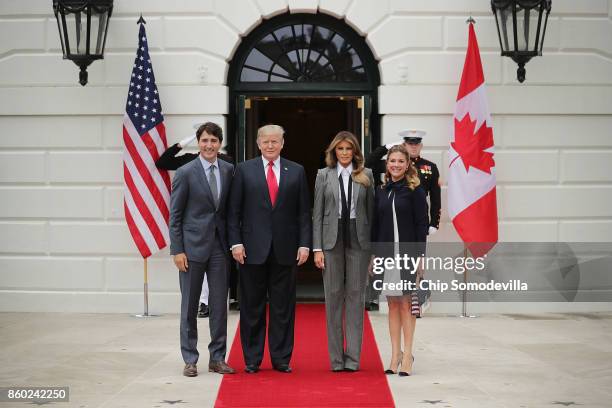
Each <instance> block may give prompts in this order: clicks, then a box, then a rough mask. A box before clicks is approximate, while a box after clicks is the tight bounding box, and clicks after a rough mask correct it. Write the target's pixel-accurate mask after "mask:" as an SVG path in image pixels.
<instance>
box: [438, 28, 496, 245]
mask: <svg viewBox="0 0 612 408" xmlns="http://www.w3.org/2000/svg"><path fill="white" fill-rule="evenodd" d="M453 122H454V126H453V135H452V137H451V142H450V148H449V149H448V156H449V157H448V158H449V169H448V170H449V171H448V190H447V191H448V214H449V216H450V218H451V220H452V221H453V225H454V226H455V229H456V230H457V233H458V234H459V236H460V237H461V239H462V240H463V242H465V244H466V245H467V247H468V248H469V249H470V251H471V253H472V255H474V256H483V255H484V254H486V253H487V252H488V251H489V250H490V249H491V248H492V247H493V246H494V245H495V243H496V242H497V200H496V181H495V161H494V160H493V154H494V153H493V146H494V144H493V128H492V127H491V114H490V113H489V107H488V104H487V96H486V87H485V83H484V74H483V73H482V63H481V61H480V51H479V50H478V41H477V40H476V33H475V32H474V25H473V23H470V25H469V40H468V48H467V53H466V56H465V64H464V65H463V74H462V75H461V83H460V85H459V92H458V94H457V104H456V106H455V115H454V120H453Z"/></svg>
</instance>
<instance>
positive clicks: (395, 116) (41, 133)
mask: <svg viewBox="0 0 612 408" xmlns="http://www.w3.org/2000/svg"><path fill="white" fill-rule="evenodd" d="M317 10H318V11H320V12H323V13H328V14H331V15H334V16H336V17H339V18H344V19H345V20H346V22H347V23H348V24H350V25H351V26H352V27H353V28H355V29H356V30H357V31H358V32H360V33H361V34H363V35H366V39H367V42H368V44H369V45H370V47H371V48H372V51H373V52H374V54H375V56H376V57H377V58H378V59H379V61H380V64H379V67H380V72H381V78H382V85H381V87H380V90H379V98H380V99H379V113H381V114H382V115H384V116H383V118H382V131H383V135H382V139H383V141H384V142H388V141H391V140H394V139H396V138H397V136H396V133H397V131H398V130H399V129H400V128H404V127H407V126H409V127H417V128H423V129H426V130H427V131H428V137H427V140H426V148H425V151H424V156H425V157H427V158H429V159H431V160H434V161H435V162H437V163H438V164H439V167H440V169H441V171H442V179H443V180H444V178H445V175H446V172H445V169H446V155H445V151H446V149H447V145H448V137H449V130H450V127H451V123H452V122H451V120H452V112H453V107H454V100H455V96H456V93H457V85H458V81H459V78H460V76H461V70H462V66H463V59H464V53H465V46H466V44H467V26H466V24H465V20H466V18H467V16H468V15H469V14H471V15H473V16H474V18H475V19H476V21H477V24H476V27H475V28H476V32H477V35H478V40H479V43H480V49H481V54H482V59H483V64H484V70H485V77H486V81H487V85H488V93H489V100H490V107H491V110H492V113H493V125H494V133H495V142H496V163H497V174H498V204H499V215H500V240H503V241H557V240H559V241H605V242H610V241H612V205H611V203H612V162H611V159H612V40H611V39H612V20H611V16H612V0H581V1H575V0H555V1H554V2H553V11H552V15H551V17H550V19H549V27H548V30H547V33H546V41H545V50H544V57H541V58H535V59H533V60H532V61H531V62H529V64H528V65H527V80H526V82H525V83H524V84H522V85H521V84H518V83H517V82H516V80H515V76H516V66H515V64H514V63H513V62H512V61H510V60H509V59H506V58H501V57H500V56H499V50H498V47H499V45H498V40H497V33H496V28H495V22H494V19H493V17H492V15H491V12H490V6H489V2H488V1H485V0H376V1H374V0H318V1H317V0H299V1H298V0H295V1H285V0H215V1H213V0H208V1H206V0H183V1H174V2H167V1H166V0H130V1H116V2H115V10H114V13H113V17H112V19H111V22H110V28H109V34H108V41H107V47H106V56H105V59H104V60H103V61H97V62H95V63H93V65H91V66H90V68H89V70H88V71H89V84H88V85H87V86H86V87H81V86H80V85H78V83H77V78H78V69H77V67H76V66H75V65H74V64H72V63H71V62H68V61H63V60H62V58H61V50H60V42H59V38H58V34H57V25H56V22H55V19H54V17H53V13H52V8H51V2H50V1H48V0H29V1H27V2H24V1H22V0H2V1H1V2H0V310H24V311H36V310H44V311H83V312H89V311H91V312H105V311H121V312H126V311H130V312H137V311H140V310H141V309H142V291H141V290H142V275H143V273H142V270H143V263H142V260H141V259H140V258H139V256H138V255H137V251H136V247H135V246H134V244H133V242H132V240H131V237H130V235H129V233H128V230H127V227H126V225H125V222H124V220H123V205H122V171H121V169H122V164H121V149H122V142H121V118H122V112H123V107H124V105H125V98H126V92H127V82H128V78H129V75H130V72H131V65H132V61H133V58H134V55H135V48H136V45H137V28H138V27H137V25H136V24H135V22H136V20H137V19H138V16H139V14H140V13H142V14H143V15H144V17H145V18H146V20H147V26H146V28H147V35H148V38H149V46H150V52H151V56H152V61H153V65H154V70H155V74H156V78H157V83H158V86H159V89H160V95H161V102H162V106H163V109H164V113H165V117H166V126H167V134H168V137H169V143H174V142H176V141H178V140H180V139H181V138H183V137H185V136H186V135H188V134H190V133H191V132H192V131H193V129H192V126H193V124H194V123H197V122H202V121H205V120H212V121H216V122H218V123H221V124H222V126H223V127H224V128H225V118H224V116H223V115H224V114H226V113H227V109H228V88H227V87H226V75H227V69H228V64H227V62H226V61H228V60H229V59H230V58H231V56H232V54H233V52H234V51H235V49H236V47H237V46H238V44H239V42H240V38H241V36H244V35H246V34H248V32H249V31H250V30H251V29H253V28H254V27H255V26H257V24H259V23H260V22H261V21H262V19H264V18H269V17H271V16H274V15H278V14H281V13H284V12H286V11H290V12H316V11H317ZM443 199H445V194H444V192H443ZM443 208H445V205H444V206H443ZM434 239H435V240H438V241H444V240H456V239H457V237H456V235H455V233H454V231H453V228H452V226H451V225H450V224H449V220H448V216H447V215H446V214H445V213H444V212H443V225H442V229H441V231H440V233H439V234H437V235H436V236H435V237H434ZM149 283H150V290H151V300H150V303H151V308H152V309H154V310H157V311H173V312H175V311H177V310H178V304H179V295H178V277H177V273H176V271H175V270H174V268H173V267H172V264H171V261H170V259H169V257H168V252H167V250H166V251H162V252H161V253H159V254H157V255H155V256H153V257H152V258H151V259H150V260H149Z"/></svg>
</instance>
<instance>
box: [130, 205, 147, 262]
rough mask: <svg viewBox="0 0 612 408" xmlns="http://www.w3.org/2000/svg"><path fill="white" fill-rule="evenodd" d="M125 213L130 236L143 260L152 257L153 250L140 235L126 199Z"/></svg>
mask: <svg viewBox="0 0 612 408" xmlns="http://www.w3.org/2000/svg"><path fill="white" fill-rule="evenodd" d="M123 212H124V213H125V221H126V222H127V225H128V228H129V230H130V234H132V239H133V240H134V243H135V244H136V247H137V248H138V251H140V254H141V255H142V257H143V258H147V257H149V256H151V250H150V249H149V246H148V245H147V243H146V242H145V240H144V238H143V237H142V235H141V234H140V231H139V230H138V227H137V225H136V223H135V222H134V219H133V218H132V215H131V214H130V210H129V209H128V205H127V203H126V199H125V198H124V199H123ZM136 213H138V210H136Z"/></svg>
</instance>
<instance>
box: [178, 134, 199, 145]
mask: <svg viewBox="0 0 612 408" xmlns="http://www.w3.org/2000/svg"><path fill="white" fill-rule="evenodd" d="M195 139H196V135H195V134H193V135H191V136H187V137H186V138H184V139H183V140H181V141H180V142H179V143H178V144H179V146H181V148H184V147H185V146H187V145H188V144H190V143H191V142H193V141H194V140H195Z"/></svg>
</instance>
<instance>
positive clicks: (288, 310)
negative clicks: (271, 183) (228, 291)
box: [228, 157, 312, 366]
mask: <svg viewBox="0 0 612 408" xmlns="http://www.w3.org/2000/svg"><path fill="white" fill-rule="evenodd" d="M228 238H229V244H230V246H233V245H236V244H243V245H244V248H245V252H246V259H245V263H244V265H240V290H241V293H240V296H241V301H240V303H241V305H240V336H241V340H242V350H243V352H244V359H245V363H246V364H247V365H255V366H259V365H260V364H261V360H262V359H263V349H264V343H265V335H266V333H265V328H266V295H268V297H269V300H270V324H269V329H268V343H269V348H270V356H271V357H272V363H273V364H288V363H289V360H290V359H291V353H292V352H293V327H294V320H295V269H294V268H295V266H296V256H297V252H298V248H299V247H306V248H310V247H311V244H312V219H311V211H310V197H309V193H308V182H307V180H306V173H305V171H304V167H302V166H301V165H299V164H297V163H294V162H292V161H289V160H285V159H283V158H281V159H280V180H279V185H278V195H277V198H276V203H275V205H274V206H272V203H271V201H270V194H269V191H268V184H267V182H266V172H265V171H264V164H263V160H262V158H261V157H256V158H254V159H251V160H248V161H245V162H243V163H240V164H238V166H237V167H236V173H235V176H234V180H233V182H232V190H231V193H230V201H229V206H228Z"/></svg>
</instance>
